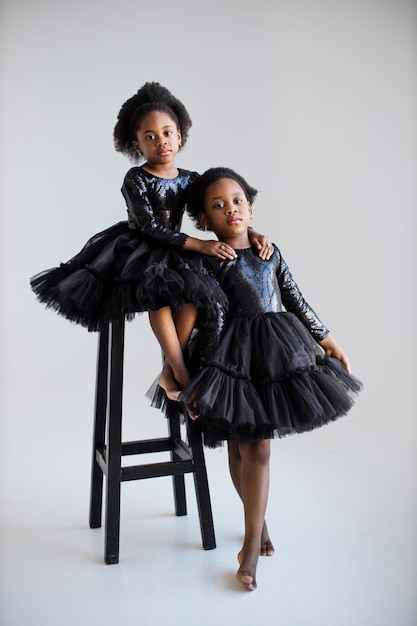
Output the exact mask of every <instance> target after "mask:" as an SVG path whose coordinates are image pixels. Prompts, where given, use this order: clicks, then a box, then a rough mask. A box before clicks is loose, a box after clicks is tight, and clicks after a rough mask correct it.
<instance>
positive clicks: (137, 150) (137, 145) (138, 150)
mask: <svg viewBox="0 0 417 626" xmlns="http://www.w3.org/2000/svg"><path fill="white" fill-rule="evenodd" d="M132 146H133V147H134V149H135V150H136V152H137V153H138V154H142V150H141V149H140V145H139V142H138V141H136V140H135V141H132Z"/></svg>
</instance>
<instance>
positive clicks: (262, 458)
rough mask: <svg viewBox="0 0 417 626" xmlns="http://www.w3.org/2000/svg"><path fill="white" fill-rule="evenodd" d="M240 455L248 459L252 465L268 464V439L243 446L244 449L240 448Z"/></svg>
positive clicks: (269, 450)
mask: <svg viewBox="0 0 417 626" xmlns="http://www.w3.org/2000/svg"><path fill="white" fill-rule="evenodd" d="M241 454H242V456H246V457H247V458H250V459H251V461H252V462H253V463H259V464H260V465H266V464H268V463H269V458H270V456H271V441H270V440H269V439H260V440H259V441H254V442H252V443H248V444H244V449H243V448H242V446H241Z"/></svg>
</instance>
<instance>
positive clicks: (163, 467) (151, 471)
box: [96, 438, 194, 481]
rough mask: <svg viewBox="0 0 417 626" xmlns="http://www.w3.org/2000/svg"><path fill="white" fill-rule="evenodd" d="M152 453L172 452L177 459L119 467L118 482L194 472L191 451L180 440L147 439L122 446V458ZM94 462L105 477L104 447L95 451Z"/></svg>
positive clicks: (105, 452) (105, 453)
mask: <svg viewBox="0 0 417 626" xmlns="http://www.w3.org/2000/svg"><path fill="white" fill-rule="evenodd" d="M142 444H143V445H142ZM172 448H173V449H172ZM152 452H173V453H174V454H175V456H176V457H178V458H177V459H176V460H175V461H159V462H155V463H142V464H138V465H128V466H125V467H121V468H120V480H122V481H125V480H139V479H141V478H157V477H158V476H180V475H181V474H189V473H190V472H193V471H194V465H193V462H192V454H191V450H190V448H189V446H188V445H187V444H186V443H185V442H184V441H182V439H175V440H173V441H170V439H167V438H162V439H149V440H144V441H129V442H126V443H123V444H122V456H125V455H134V454H149V453H152ZM96 460H97V463H98V464H99V466H100V468H101V471H102V472H103V474H105V475H107V449H106V446H104V447H102V448H100V449H97V450H96Z"/></svg>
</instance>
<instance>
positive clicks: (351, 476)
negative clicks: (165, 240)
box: [0, 0, 417, 626]
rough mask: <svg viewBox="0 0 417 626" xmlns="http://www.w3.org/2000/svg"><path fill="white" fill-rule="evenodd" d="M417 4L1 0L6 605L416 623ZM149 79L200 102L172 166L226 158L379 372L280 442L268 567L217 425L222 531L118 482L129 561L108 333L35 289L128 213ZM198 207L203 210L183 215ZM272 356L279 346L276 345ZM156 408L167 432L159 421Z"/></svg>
mask: <svg viewBox="0 0 417 626" xmlns="http://www.w3.org/2000/svg"><path fill="white" fill-rule="evenodd" d="M416 8H417V7H416V3H415V2H413V1H411V0H410V1H408V0H395V1H394V0H380V1H377V0H362V1H359V0H358V1H356V0H334V1H331V0H311V1H309V0H295V1H293V2H290V1H288V0H287V1H286V0H276V1H275V2H272V3H271V2H269V1H266V0H259V1H258V2H248V1H247V0H243V1H241V2H239V3H238V4H236V5H235V4H234V3H231V2H228V1H227V0H223V1H222V2H220V0H211V2H210V3H202V2H198V1H194V2H191V0H179V1H178V2H176V3H169V2H166V0H161V1H160V2H158V3H152V2H149V3H144V2H133V1H132V0H119V1H118V2H112V1H110V0H107V1H101V2H99V1H98V0H84V1H83V2H81V0H73V1H72V2H71V3H64V2H62V1H60V0H58V1H56V0H13V1H11V0H3V2H2V4H1V7H0V19H1V22H0V58H1V61H0V63H1V66H0V67H1V116H0V124H1V138H2V139H1V144H0V154H1V181H0V198H1V247H0V262H1V293H2V298H1V300H2V305H1V309H2V310H1V315H2V324H1V350H0V354H1V455H0V463H1V473H0V476H1V488H2V497H1V500H2V506H1V522H2V527H3V531H2V543H3V545H2V550H1V581H0V582H1V587H0V600H1V601H0V606H1V608H0V621H1V623H2V624H4V626H27V624H31V625H33V626H38V625H39V626H49V625H50V624H51V625H52V624H54V625H56V624H59V625H60V626H66V625H68V626H73V625H75V624H77V626H79V625H83V624H88V623H90V624H91V623H99V622H100V623H101V624H103V625H104V626H106V625H107V624H110V623H114V620H115V619H116V618H117V619H119V620H120V623H121V624H124V625H125V626H128V625H130V624H136V623H139V622H140V623H143V624H145V625H146V626H153V625H154V624H155V625H158V626H159V625H160V624H162V623H164V621H167V620H168V619H170V621H171V623H174V624H180V623H181V624H183V625H184V626H188V624H194V623H195V622H196V621H198V622H199V623H201V624H207V625H208V624H210V625H211V624H213V623H214V622H215V621H217V619H218V618H219V616H221V615H222V614H223V615H227V616H230V617H228V619H229V621H230V623H238V621H241V619H242V618H243V617H246V619H247V620H248V621H250V620H252V621H253V620H255V619H256V620H257V621H264V623H266V624H269V623H272V620H273V621H274V622H275V623H282V624H286V625H288V626H316V625H317V626H318V625H320V626H334V625H335V624H337V625H338V626H392V625H393V624H401V626H415V624H416V623H417V606H416V599H415V589H416V582H417V580H416V579H417V577H416V560H417V559H416V554H417V545H416V544H417V540H416V530H415V529H416V521H417V506H416V493H415V491H416V490H415V472H416V465H417V464H416V453H415V450H416V430H417V428H416V420H415V399H414V396H415V384H416V383H415V381H416V366H415V362H416V360H415V350H416V344H415V339H416V336H415V304H416V303H415V280H416V276H415V267H416V265H415V264H416V258H415V233H416V220H415V210H416V209H415V206H416V197H417V193H416V176H415V174H416V171H417V150H416V103H417V97H416V59H417V55H416V52H417V50H416V41H417V33H416V30H417V22H416V17H417V15H416V14H417V11H416ZM152 80H156V81H159V82H161V83H162V84H163V85H164V86H166V87H168V88H169V89H170V90H172V92H173V93H174V94H175V95H176V96H177V97H178V98H180V99H181V100H182V101H183V102H184V103H185V105H186V107H187V109H188V111H189V112H190V115H191V118H192V120H193V127H192V129H191V133H190V137H189V139H188V142H187V145H186V147H185V149H184V150H183V151H182V152H180V154H179V156H178V157H177V165H179V166H180V167H184V168H187V169H194V170H197V171H200V172H202V171H203V170H205V169H206V168H208V167H211V166H216V165H225V166H227V167H232V168H233V169H235V170H236V171H238V172H239V173H240V174H242V175H243V176H244V177H245V178H247V179H248V181H249V183H250V184H252V185H253V186H255V187H257V188H258V189H259V190H260V193H259V196H258V199H257V200H256V202H255V205H254V214H255V220H254V223H253V225H254V227H255V228H256V229H257V230H259V231H260V232H263V233H266V234H268V235H269V236H270V237H271V239H272V240H273V241H275V242H276V243H277V244H278V245H279V247H280V248H281V251H282V253H283V255H284V257H285V259H286V261H287V262H288V264H289V266H290V269H291V270H292V273H293V274H294V276H295V278H296V280H297V282H298V283H299V285H300V287H301V289H302V291H303V294H304V295H305V297H306V298H307V300H308V301H309V302H310V304H312V306H313V307H314V308H315V310H316V311H317V312H318V313H319V315H320V317H321V318H322V319H323V321H324V322H325V323H326V324H327V326H328V327H329V328H330V329H331V331H332V333H333V334H334V336H335V337H336V339H337V341H338V342H339V343H340V344H341V345H342V346H343V347H344V349H345V350H346V352H347V353H348V355H349V357H350V360H351V363H352V367H353V370H354V373H355V374H356V375H357V376H358V377H360V378H361V379H362V380H363V381H364V384H365V390H364V392H363V393H362V394H361V396H360V397H359V398H358V401H357V404H356V406H355V407H354V409H353V410H352V412H351V413H350V415H349V416H348V417H346V418H344V419H343V420H339V421H338V422H337V423H336V424H332V425H330V426H328V427H326V428H323V429H320V430H319V431H317V432H314V433H311V434H306V435H302V436H299V437H292V438H288V439H283V440H277V441H275V442H274V443H273V445H272V460H271V470H272V472H271V474H272V481H271V492H270V503H269V507H268V515H267V519H268V523H269V527H270V532H271V536H272V539H273V541H274V543H275V545H276V555H275V557H274V558H273V559H267V560H265V559H263V560H262V559H261V563H260V565H259V568H258V583H259V588H258V590H257V591H256V592H255V593H253V594H247V593H246V594H244V593H241V592H240V590H239V589H237V588H236V586H235V584H234V581H233V574H234V572H235V569H236V567H237V562H236V554H237V551H238V550H239V547H240V544H239V542H240V540H241V536H242V531H243V519H242V512H241V505H240V503H239V501H238V499H237V496H236V495H235V494H234V492H233V488H232V486H231V481H230V479H229V477H228V470H227V453H226V450H225V449H220V450H214V451H213V450H208V451H207V452H206V459H207V464H208V471H209V480H210V487H211V494H212V503H213V512H214V518H215V527H216V536H217V545H218V547H217V549H216V550H215V551H213V552H204V551H202V550H201V548H200V535H199V528H198V516H197V513H196V510H195V505H194V494H193V488H192V483H191V482H190V483H188V485H189V490H188V493H189V500H190V504H189V508H190V512H189V515H188V517H187V518H186V519H183V518H179V519H176V518H175V517H174V516H173V503H172V495H171V483H170V479H154V480H152V481H140V482H134V483H125V484H124V485H123V487H122V520H121V546H120V550H121V553H120V556H121V560H120V564H119V565H117V566H111V567H106V566H104V565H103V563H102V554H103V535H102V531H91V530H90V529H89V528H88V496H89V493H88V492H89V474H90V448H91V435H92V423H93V404H94V384H95V359H96V350H97V336H96V335H94V334H89V333H88V332H87V331H86V330H85V329H83V328H81V327H77V326H75V325H72V324H70V323H69V322H67V321H66V320H64V319H63V318H59V317H58V316H56V315H55V314H54V313H53V312H52V311H45V309H44V308H43V306H41V305H40V304H39V303H38V302H37V301H36V300H35V297H34V295H33V294H32V292H31V291H30V288H29V278H30V276H32V275H33V274H35V273H37V272H39V271H41V270H43V269H47V268H49V267H53V266H55V265H57V264H59V263H60V262H61V261H66V260H67V259H68V258H70V257H71V256H72V255H73V254H75V253H76V252H78V250H79V249H80V248H81V247H82V245H83V244H84V243H85V241H86V240H87V239H88V238H89V237H90V236H91V235H92V234H94V233H95V232H98V231H100V230H101V229H104V228H106V227H107V226H109V225H111V224H113V223H114V222H117V221H119V220H121V219H125V216H126V209H125V205H124V201H123V198H122V195H121V193H120V187H121V184H122V180H123V177H124V174H125V172H126V171H127V169H128V168H129V167H130V166H131V164H130V163H129V161H128V160H127V159H126V158H125V157H123V156H122V155H120V154H118V153H116V152H115V151H114V148H113V140H112V132H113V127H114V124H115V122H116V116H117V113H118V111H119V108H120V106H121V104H122V103H123V102H124V101H125V100H126V99H127V98H128V97H130V96H131V95H132V94H133V93H134V92H135V91H136V90H137V89H138V88H139V87H140V86H141V85H142V84H143V83H144V82H146V81H152ZM182 230H183V231H185V232H189V233H190V234H196V231H195V230H194V229H193V227H192V226H191V224H190V222H189V221H188V220H187V219H185V220H184V224H183V229H182ZM265 357H266V358H268V355H265ZM160 364H161V362H160V350H159V346H158V344H157V342H156V340H155V339H154V337H153V335H152V333H151V331H150V328H149V324H148V321H147V317H146V316H142V317H139V318H137V319H136V320H135V321H134V322H133V323H131V324H130V325H128V329H127V350H126V374H125V378H126V383H125V418H124V420H125V421H124V433H125V435H126V437H131V436H132V437H133V438H142V437H143V438H145V437H148V436H163V435H164V433H165V423H164V418H163V417H162V416H161V415H160V414H159V413H158V412H157V411H155V410H154V409H150V408H149V407H148V402H147V400H146V398H145V397H144V393H145V391H146V389H147V388H148V386H149V385H150V384H151V382H152V381H153V379H154V378H155V377H156V375H157V373H158V370H159V368H160ZM159 433H161V435H159Z"/></svg>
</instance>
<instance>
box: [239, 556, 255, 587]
mask: <svg viewBox="0 0 417 626" xmlns="http://www.w3.org/2000/svg"><path fill="white" fill-rule="evenodd" d="M248 557H249V554H248V556H247V555H246V552H244V551H243V549H242V550H241V551H240V552H239V554H238V555H237V560H238V561H239V565H240V567H239V569H238V570H237V572H236V580H237V581H238V582H239V583H241V584H242V585H243V586H244V587H245V588H246V589H247V590H248V591H254V590H255V589H256V587H257V584H256V578H255V574H256V564H257V556H256V558H253V557H252V559H250V558H248ZM251 561H252V562H251ZM251 572H253V574H251Z"/></svg>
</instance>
